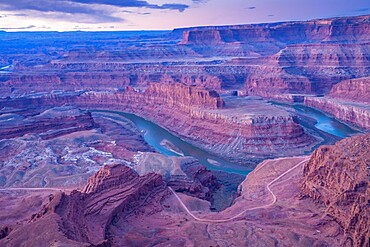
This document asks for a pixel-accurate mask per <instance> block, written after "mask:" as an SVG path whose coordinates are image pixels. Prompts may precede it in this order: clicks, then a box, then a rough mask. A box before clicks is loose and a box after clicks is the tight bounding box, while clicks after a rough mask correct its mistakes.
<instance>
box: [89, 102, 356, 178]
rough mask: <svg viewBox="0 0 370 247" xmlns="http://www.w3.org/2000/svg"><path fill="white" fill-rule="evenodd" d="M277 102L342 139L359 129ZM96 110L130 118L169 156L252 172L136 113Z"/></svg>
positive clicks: (232, 169) (213, 167)
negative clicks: (165, 143)
mask: <svg viewBox="0 0 370 247" xmlns="http://www.w3.org/2000/svg"><path fill="white" fill-rule="evenodd" d="M274 104H275V103H274ZM276 104H277V105H282V106H284V107H288V108H290V109H294V110H295V111H296V112H297V113H298V114H302V115H305V116H308V117H311V118H313V119H315V120H316V122H317V123H316V124H315V127H316V128H317V129H320V130H322V131H325V132H327V133H330V134H332V135H335V136H338V137H340V138H345V137H348V136H351V135H353V134H355V133H357V131H355V130H353V129H352V128H350V127H349V126H347V125H345V124H343V123H341V122H339V121H337V120H336V119H334V118H331V117H329V116H327V115H325V114H323V113H321V112H320V111H318V110H315V109H313V108H310V107H307V106H303V105H293V106H292V105H286V104H279V103H276ZM93 112H99V113H103V114H104V113H106V114H105V115H104V116H106V117H108V118H112V119H114V120H119V118H126V119H129V120H131V121H132V122H133V123H134V124H135V125H136V127H137V128H138V129H139V130H140V131H141V132H143V133H144V139H145V141H146V142H147V143H148V144H149V145H151V146H152V147H153V148H154V149H155V150H156V151H157V152H159V153H162V154H164V155H166V156H181V155H185V156H193V157H194V158H196V159H198V160H199V162H200V163H201V164H202V165H204V166H206V167H207V168H208V169H210V170H217V171H223V172H227V173H236V174H240V175H243V176H245V175H247V174H248V173H250V172H251V169H248V168H246V167H243V166H241V165H238V164H234V163H231V162H229V161H227V160H224V159H222V158H220V157H217V156H215V155H213V154H211V153H209V152H207V151H205V150H202V149H200V148H198V147H196V146H194V145H192V144H191V143H188V142H186V141H184V140H182V139H180V138H179V137H177V136H175V135H173V134H172V133H170V132H169V131H167V130H165V129H164V128H162V127H160V126H158V125H157V124H155V123H153V122H151V121H149V120H146V119H144V118H142V117H139V116H137V115H134V114H130V113H124V112H118V111H107V110H94V111H93ZM164 141H165V142H167V143H169V144H170V145H164ZM171 146H174V148H171Z"/></svg>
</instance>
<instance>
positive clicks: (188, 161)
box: [130, 153, 220, 202]
mask: <svg viewBox="0 0 370 247" xmlns="http://www.w3.org/2000/svg"><path fill="white" fill-rule="evenodd" d="M130 167H131V168H132V169H133V170H135V171H136V172H137V173H138V174H139V175H141V176H143V175H146V174H149V173H151V172H155V173H157V174H160V175H162V177H163V180H164V181H166V183H167V185H168V186H170V187H171V188H173V189H174V190H175V191H178V192H182V193H185V194H187V195H190V196H193V197H197V198H200V199H203V200H207V201H210V202H213V193H214V192H215V190H217V189H218V188H219V187H220V184H219V183H218V181H216V177H215V176H214V175H213V174H212V172H211V171H210V170H207V168H206V167H204V166H202V165H201V164H199V161H198V160H196V159H194V158H192V157H175V156H170V157H166V156H164V155H162V154H158V153H139V154H137V155H136V156H135V164H131V166H130Z"/></svg>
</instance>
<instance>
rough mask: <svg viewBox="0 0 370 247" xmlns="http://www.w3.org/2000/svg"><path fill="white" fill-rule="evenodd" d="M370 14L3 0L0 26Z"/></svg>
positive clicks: (190, 1) (135, 26)
mask: <svg viewBox="0 0 370 247" xmlns="http://www.w3.org/2000/svg"><path fill="white" fill-rule="evenodd" d="M368 14H370V0H0V30H5V31H76V30H81V31H118V30H171V29H174V28H180V27H191V26H209V25H231V24H247V23H265V22H277V21H291V20H310V19H316V18H326V17H338V16H355V15H368Z"/></svg>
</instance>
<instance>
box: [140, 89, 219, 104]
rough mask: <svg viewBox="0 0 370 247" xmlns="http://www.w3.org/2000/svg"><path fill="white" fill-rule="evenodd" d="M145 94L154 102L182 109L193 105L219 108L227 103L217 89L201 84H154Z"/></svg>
mask: <svg viewBox="0 0 370 247" xmlns="http://www.w3.org/2000/svg"><path fill="white" fill-rule="evenodd" d="M144 94H145V96H146V97H150V98H151V99H153V102H151V103H152V104H166V105H167V106H168V107H178V108H180V109H181V108H191V107H201V108H207V109H217V108H222V107H223V106H224V105H225V103H224V102H223V100H222V99H221V98H220V96H219V95H218V93H217V92H216V91H208V90H205V89H204V88H202V87H199V86H185V85H183V84H174V85H168V84H152V85H150V86H149V88H148V89H146V90H145V93H144Z"/></svg>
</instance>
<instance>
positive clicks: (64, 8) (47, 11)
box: [0, 0, 189, 23]
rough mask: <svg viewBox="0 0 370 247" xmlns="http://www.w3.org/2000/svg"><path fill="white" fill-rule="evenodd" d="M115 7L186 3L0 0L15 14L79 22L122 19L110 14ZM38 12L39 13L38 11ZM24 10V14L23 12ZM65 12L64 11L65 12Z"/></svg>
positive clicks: (178, 6)
mask: <svg viewBox="0 0 370 247" xmlns="http://www.w3.org/2000/svg"><path fill="white" fill-rule="evenodd" d="M112 7H116V8H117V7H118V8H146V9H162V10H177V11H179V12H183V11H185V10H186V9H187V8H189V5H186V4H172V3H165V4H162V5H158V4H151V3H149V2H147V1H143V0H53V1H51V0H32V1H30V0H0V9H1V10H4V11H13V12H21V13H17V14H16V15H18V16H24V15H26V14H27V15H31V14H30V12H35V11H36V13H33V15H34V16H35V15H36V16H37V17H40V16H41V17H43V18H49V19H50V18H52V19H64V20H71V21H73V22H79V23H108V22H110V23H111V22H122V21H124V19H122V18H120V17H116V16H114V15H113V14H114V13H115V12H117V9H114V8H112ZM40 12H41V13H40ZM25 13H26V14H25ZM65 14H68V16H66V15H65Z"/></svg>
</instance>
